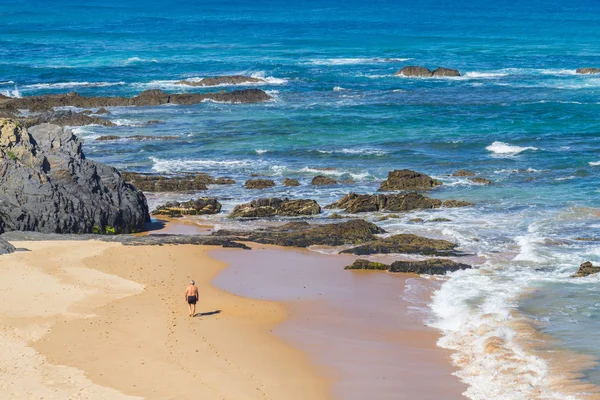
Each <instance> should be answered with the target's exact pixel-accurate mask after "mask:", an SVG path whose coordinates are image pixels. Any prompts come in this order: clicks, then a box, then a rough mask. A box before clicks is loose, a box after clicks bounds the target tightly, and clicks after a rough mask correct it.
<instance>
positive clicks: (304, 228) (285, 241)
mask: <svg viewBox="0 0 600 400" xmlns="http://www.w3.org/2000/svg"><path fill="white" fill-rule="evenodd" d="M380 233H385V231H384V230H383V229H381V228H379V227H378V226H377V225H375V224H373V223H370V222H367V221H364V220H362V219H353V220H350V221H346V222H340V223H330V224H321V225H311V224H309V223H307V222H290V223H288V224H285V225H282V226H279V227H276V228H267V229H260V230H255V231H250V232H245V231H226V230H221V231H217V232H214V233H213V235H215V236H227V237H229V238H231V240H238V241H249V242H256V243H264V244H276V245H279V246H293V247H308V246H313V245H321V246H341V245H349V244H355V245H356V244H361V243H366V242H371V241H374V240H377V236H375V235H377V234H380Z"/></svg>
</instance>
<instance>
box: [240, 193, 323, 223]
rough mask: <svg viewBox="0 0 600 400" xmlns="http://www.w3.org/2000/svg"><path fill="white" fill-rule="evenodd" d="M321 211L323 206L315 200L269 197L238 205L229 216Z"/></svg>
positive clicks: (304, 213)
mask: <svg viewBox="0 0 600 400" xmlns="http://www.w3.org/2000/svg"><path fill="white" fill-rule="evenodd" d="M320 212H321V207H319V204H317V202H316V201H314V200H307V199H300V200H290V199H287V198H284V199H279V198H269V199H258V200H253V201H251V202H250V203H246V204H240V205H237V206H235V208H234V209H233V211H232V212H231V214H230V215H229V216H230V217H231V218H263V217H274V216H281V217H297V216H309V215H316V214H319V213H320Z"/></svg>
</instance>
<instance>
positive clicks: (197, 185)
mask: <svg viewBox="0 0 600 400" xmlns="http://www.w3.org/2000/svg"><path fill="white" fill-rule="evenodd" d="M122 176H123V179H125V180H126V181H127V182H130V183H131V184H132V185H134V186H135V187H137V188H138V189H140V190H143V191H144V192H186V191H192V190H206V189H207V187H206V185H207V183H208V182H210V181H211V179H212V178H211V177H210V176H209V175H207V174H196V175H184V176H159V175H149V174H138V173H135V172H123V173H122Z"/></svg>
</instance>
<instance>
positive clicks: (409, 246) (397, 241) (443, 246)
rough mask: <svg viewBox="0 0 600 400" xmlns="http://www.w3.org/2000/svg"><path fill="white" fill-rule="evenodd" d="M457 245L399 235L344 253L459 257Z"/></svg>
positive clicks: (411, 235) (421, 237)
mask: <svg viewBox="0 0 600 400" xmlns="http://www.w3.org/2000/svg"><path fill="white" fill-rule="evenodd" d="M456 247H457V245H456V244H454V243H452V242H449V241H447V240H439V239H430V238H426V237H423V236H417V235H413V234H405V233H403V234H399V235H394V236H390V237H387V238H383V239H378V240H375V241H373V242H370V243H366V244H363V245H361V246H358V247H353V248H351V249H347V250H344V251H342V253H347V254H357V255H367V254H390V253H397V254H423V255H446V256H448V255H458V254H459V253H457V252H456V251H455V250H454V249H455V248H456Z"/></svg>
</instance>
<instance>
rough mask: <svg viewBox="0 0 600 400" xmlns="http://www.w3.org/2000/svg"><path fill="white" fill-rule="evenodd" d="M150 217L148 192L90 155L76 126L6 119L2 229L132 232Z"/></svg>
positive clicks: (0, 134) (0, 130)
mask: <svg viewBox="0 0 600 400" xmlns="http://www.w3.org/2000/svg"><path fill="white" fill-rule="evenodd" d="M147 220H149V215H148V205H147V203H146V198H145V197H144V195H143V194H142V192H141V191H139V190H138V189H136V188H135V187H133V186H132V185H130V184H127V183H125V182H124V180H123V179H122V178H121V175H120V174H119V172H118V171H117V170H116V169H114V168H112V167H108V166H106V165H103V164H100V163H96V162H93V161H89V160H86V159H85V156H84V155H83V153H82V150H81V142H80V141H79V140H78V139H77V138H76V137H75V136H74V135H73V133H72V132H71V131H70V130H68V129H64V128H61V127H59V126H57V125H50V124H42V125H38V126H35V127H32V128H29V131H28V130H27V129H25V128H23V127H22V126H21V125H20V124H19V123H18V122H16V121H14V120H9V119H2V120H0V233H1V232H3V231H13V230H31V231H39V232H57V233H69V232H73V233H86V232H106V233H127V232H132V231H136V230H140V229H142V227H143V225H144V222H146V221H147Z"/></svg>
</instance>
